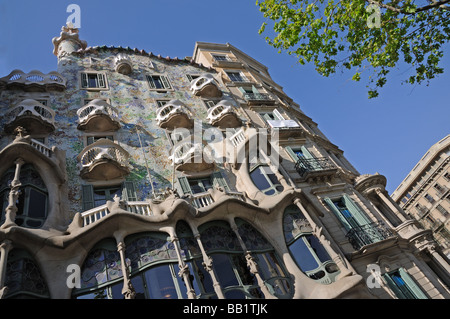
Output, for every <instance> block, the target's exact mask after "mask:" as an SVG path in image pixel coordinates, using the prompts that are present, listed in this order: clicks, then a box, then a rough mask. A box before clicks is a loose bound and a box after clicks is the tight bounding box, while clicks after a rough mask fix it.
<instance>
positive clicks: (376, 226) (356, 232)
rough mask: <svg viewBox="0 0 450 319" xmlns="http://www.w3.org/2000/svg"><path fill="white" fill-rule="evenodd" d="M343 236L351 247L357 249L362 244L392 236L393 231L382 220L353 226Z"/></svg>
mask: <svg viewBox="0 0 450 319" xmlns="http://www.w3.org/2000/svg"><path fill="white" fill-rule="evenodd" d="M345 236H346V237H347V238H348V240H349V242H350V244H351V245H352V246H353V248H355V249H356V250H359V249H360V248H361V247H363V246H366V245H369V244H373V243H376V242H379V241H382V240H384V239H387V238H389V237H393V236H394V233H393V232H392V230H391V229H389V228H388V227H386V226H385V225H384V224H383V223H382V222H375V223H370V224H367V225H362V226H358V227H354V228H352V229H350V230H349V231H348V233H347V234H346V235H345Z"/></svg>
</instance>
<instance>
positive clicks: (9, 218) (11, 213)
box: [1, 158, 25, 228]
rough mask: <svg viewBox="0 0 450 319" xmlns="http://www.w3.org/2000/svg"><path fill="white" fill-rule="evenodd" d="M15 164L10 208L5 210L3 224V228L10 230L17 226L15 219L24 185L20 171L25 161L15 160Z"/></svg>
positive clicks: (9, 196) (10, 193)
mask: <svg viewBox="0 0 450 319" xmlns="http://www.w3.org/2000/svg"><path fill="white" fill-rule="evenodd" d="M14 164H16V170H15V173H14V179H13V181H12V182H11V190H10V192H9V195H8V206H7V207H6V209H5V222H4V223H3V225H2V227H1V228H8V227H11V226H16V223H15V219H16V213H17V205H16V203H17V200H18V199H19V195H20V187H21V186H22V184H21V183H20V179H19V178H20V170H21V168H22V165H23V164H25V161H24V160H23V159H21V158H18V159H16V160H15V162H14Z"/></svg>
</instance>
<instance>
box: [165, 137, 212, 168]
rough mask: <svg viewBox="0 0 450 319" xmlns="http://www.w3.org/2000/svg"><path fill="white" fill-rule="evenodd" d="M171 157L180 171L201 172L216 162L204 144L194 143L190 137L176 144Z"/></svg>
mask: <svg viewBox="0 0 450 319" xmlns="http://www.w3.org/2000/svg"><path fill="white" fill-rule="evenodd" d="M169 158H170V159H171V160H172V163H173V165H174V166H175V169H176V170H178V171H190V172H201V171H205V170H208V169H212V168H213V167H214V162H213V161H212V160H211V158H210V157H209V156H208V155H207V154H206V152H204V145H203V144H201V143H192V142H191V141H190V139H189V140H188V141H181V142H180V143H178V144H177V145H175V146H174V148H173V153H172V155H171V156H170V157H169Z"/></svg>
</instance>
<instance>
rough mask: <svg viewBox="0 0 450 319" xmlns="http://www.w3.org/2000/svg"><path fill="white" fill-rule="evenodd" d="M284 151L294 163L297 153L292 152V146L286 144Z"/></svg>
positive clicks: (296, 159)
mask: <svg viewBox="0 0 450 319" xmlns="http://www.w3.org/2000/svg"><path fill="white" fill-rule="evenodd" d="M285 150H286V152H287V153H288V154H289V156H290V157H291V158H292V159H293V160H294V162H295V163H297V161H298V156H297V154H295V153H294V151H293V150H292V148H291V147H290V146H286V147H285Z"/></svg>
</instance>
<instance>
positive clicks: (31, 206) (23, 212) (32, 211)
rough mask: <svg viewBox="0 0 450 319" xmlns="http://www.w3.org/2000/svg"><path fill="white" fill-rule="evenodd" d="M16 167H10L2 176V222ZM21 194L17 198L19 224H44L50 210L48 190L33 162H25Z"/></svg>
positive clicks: (0, 188)
mask: <svg viewBox="0 0 450 319" xmlns="http://www.w3.org/2000/svg"><path fill="white" fill-rule="evenodd" d="M14 172H15V168H10V169H8V170H7V171H6V172H5V174H3V176H2V180H1V184H0V199H1V200H2V203H3V207H2V212H1V222H2V223H3V222H4V220H5V209H6V207H7V206H8V195H9V192H10V190H11V188H10V183H11V182H12V180H13V179H14ZM19 181H20V183H21V184H22V186H21V187H20V195H19V199H18V200H17V203H16V205H17V209H18V210H17V213H16V219H15V223H16V224H17V225H18V226H23V227H28V228H39V227H41V226H42V225H43V224H44V221H45V219H46V218H47V211H48V191H47V187H46V186H45V183H44V181H43V180H42V178H41V176H40V175H39V173H38V172H37V171H36V169H35V168H34V167H33V165H31V164H25V165H23V166H22V168H21V170H20V176H19Z"/></svg>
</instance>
